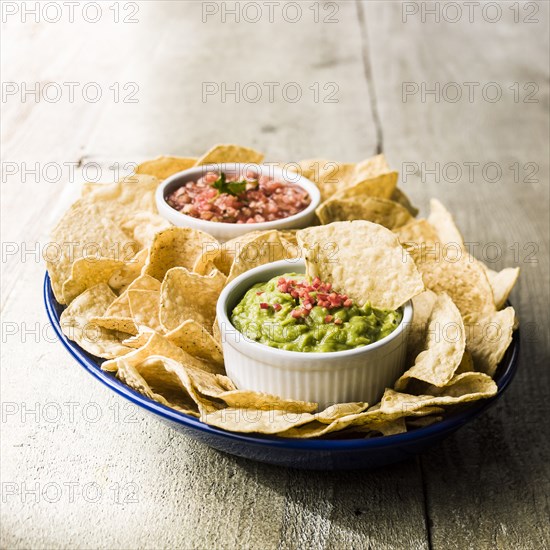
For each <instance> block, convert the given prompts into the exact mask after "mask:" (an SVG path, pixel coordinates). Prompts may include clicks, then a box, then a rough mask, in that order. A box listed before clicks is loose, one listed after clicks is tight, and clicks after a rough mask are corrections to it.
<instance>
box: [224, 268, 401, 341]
mask: <svg viewBox="0 0 550 550" xmlns="http://www.w3.org/2000/svg"><path fill="white" fill-rule="evenodd" d="M402 318H403V314H402V313H401V311H399V310H398V311H391V310H380V309H376V308H373V307H371V306H370V304H366V305H364V306H362V307H360V306H358V305H357V304H355V303H354V302H353V300H351V299H350V298H348V296H346V295H345V294H339V293H337V292H335V291H334V290H333V289H332V285H331V284H330V283H324V282H322V281H321V280H320V279H319V278H318V277H316V278H315V279H313V281H311V282H309V281H308V280H307V278H306V276H305V275H302V274H297V273H288V274H284V275H279V276H276V277H273V278H272V279H271V280H269V281H268V282H266V283H257V284H255V285H254V286H253V287H252V288H250V289H249V290H248V291H247V292H246V294H245V295H244V296H243V298H242V299H241V301H240V302H239V303H238V304H237V306H236V307H235V308H234V309H233V313H232V315H231V322H232V323H233V325H234V326H235V328H237V329H238V330H239V331H240V332H242V333H243V334H244V335H245V336H246V337H247V338H249V339H251V340H255V341H256V342H259V343H261V344H265V345H267V346H270V347H274V348H279V349H283V350H287V351H303V352H332V351H344V350H349V349H354V348H359V347H362V346H366V345H368V344H372V343H373V342H376V341H378V340H381V339H382V338H385V337H386V336H388V335H389V334H391V333H392V332H393V331H394V330H395V329H396V328H397V326H398V325H399V323H400V322H401V319H402Z"/></svg>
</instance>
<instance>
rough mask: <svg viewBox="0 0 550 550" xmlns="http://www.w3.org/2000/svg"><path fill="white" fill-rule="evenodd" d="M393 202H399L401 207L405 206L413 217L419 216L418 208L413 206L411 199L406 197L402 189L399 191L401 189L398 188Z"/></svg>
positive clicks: (394, 193) (395, 190)
mask: <svg viewBox="0 0 550 550" xmlns="http://www.w3.org/2000/svg"><path fill="white" fill-rule="evenodd" d="M390 199H391V200H392V201H395V202H398V203H399V204H400V205H401V206H404V207H405V208H406V209H407V210H408V211H409V213H410V214H411V216H412V217H413V218H415V217H416V216H418V208H416V207H415V206H413V205H412V203H411V201H410V199H409V197H407V195H405V193H404V192H403V190H402V189H399V187H396V188H395V189H394V191H393V193H392V195H391V197H390Z"/></svg>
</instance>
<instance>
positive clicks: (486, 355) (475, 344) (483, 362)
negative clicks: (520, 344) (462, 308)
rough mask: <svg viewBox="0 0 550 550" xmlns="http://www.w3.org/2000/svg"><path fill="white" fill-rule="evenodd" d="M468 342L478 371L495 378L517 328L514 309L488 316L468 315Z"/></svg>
mask: <svg viewBox="0 0 550 550" xmlns="http://www.w3.org/2000/svg"><path fill="white" fill-rule="evenodd" d="M464 323H465V326H466V342H467V345H468V349H469V350H470V352H471V353H472V357H473V359H474V365H475V367H476V370H479V371H481V372H484V373H485V374H488V375H489V376H493V375H494V374H495V372H496V370H497V366H498V364H499V363H500V361H501V360H502V358H503V357H504V353H505V352H506V350H507V349H508V346H509V345H510V344H511V342H512V333H513V331H514V327H515V312H514V308H513V307H507V308H506V309H503V310H501V311H495V312H492V313H489V314H487V315H475V314H474V315H468V316H466V317H465V319H464Z"/></svg>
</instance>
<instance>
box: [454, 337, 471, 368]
mask: <svg viewBox="0 0 550 550" xmlns="http://www.w3.org/2000/svg"><path fill="white" fill-rule="evenodd" d="M464 330H466V327H464ZM473 371H475V367H474V358H473V357H472V354H471V353H470V350H469V349H468V348H465V349H464V355H463V356H462V359H461V360H460V365H458V368H457V369H456V370H455V374H463V373H465V372H473Z"/></svg>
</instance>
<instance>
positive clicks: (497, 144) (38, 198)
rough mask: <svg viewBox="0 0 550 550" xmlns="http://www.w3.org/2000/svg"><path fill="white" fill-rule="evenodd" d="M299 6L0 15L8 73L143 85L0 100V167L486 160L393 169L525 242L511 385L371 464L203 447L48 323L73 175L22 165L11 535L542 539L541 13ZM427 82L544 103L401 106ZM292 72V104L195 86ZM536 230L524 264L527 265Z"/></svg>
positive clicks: (10, 291) (162, 6)
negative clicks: (243, 150)
mask: <svg viewBox="0 0 550 550" xmlns="http://www.w3.org/2000/svg"><path fill="white" fill-rule="evenodd" d="M302 4H303V5H304V8H303V16H302V18H301V19H300V20H299V21H298V22H296V23H290V22H288V21H285V20H284V19H283V18H281V17H280V16H278V17H276V18H275V21H274V22H273V23H269V21H267V20H265V19H264V20H262V21H261V22H260V23H257V24H253V23H247V22H246V21H241V22H240V23H235V22H234V21H233V19H232V18H231V17H229V18H228V19H229V22H227V23H221V22H220V20H219V17H218V18H215V17H214V18H211V19H210V20H209V21H208V22H207V23H203V20H202V15H203V13H202V9H203V4H202V3H200V2H139V3H138V6H139V13H138V14H137V18H138V19H139V23H137V24H126V25H124V24H118V25H116V24H114V23H113V22H112V13H111V12H107V11H106V12H105V15H104V17H103V18H102V20H101V21H100V23H97V24H86V23H83V22H82V21H79V19H78V18H77V22H75V23H74V24H68V23H66V21H62V22H60V23H57V24H47V23H40V24H35V23H32V21H31V22H30V23H29V22H28V23H25V24H22V23H21V22H18V21H17V20H16V19H15V18H11V19H10V20H8V23H7V24H6V25H4V26H3V28H2V34H1V41H2V43H1V46H2V48H1V56H2V57H1V63H2V78H3V80H4V81H15V82H23V81H25V82H48V81H55V82H66V81H77V82H81V83H85V82H89V81H96V82H99V83H100V84H101V86H102V89H103V90H104V91H106V92H105V93H106V94H109V93H110V92H109V91H108V87H109V86H110V85H112V84H113V82H119V83H121V84H124V83H125V82H136V83H137V85H138V86H139V93H138V96H137V97H138V99H139V102H138V103H135V104H134V103H122V102H119V103H114V102H113V101H111V100H109V99H108V98H105V99H104V100H102V101H100V102H98V103H96V104H91V103H86V102H82V101H80V102H75V103H70V102H67V101H61V102H59V103H48V102H44V101H40V102H38V103H35V102H33V101H27V102H21V101H14V100H13V99H9V100H8V101H5V102H2V104H1V109H2V113H1V114H2V162H3V163H6V162H13V163H16V164H18V165H19V166H21V163H23V162H26V163H28V164H34V163H35V162H39V163H41V165H43V164H44V163H48V162H56V163H59V164H62V163H64V162H71V163H72V162H75V163H81V164H86V163H89V162H97V163H98V164H99V165H100V166H101V168H102V175H103V176H104V177H103V181H111V180H112V178H113V172H112V170H109V166H112V165H113V162H119V163H121V164H123V163H125V162H128V161H133V162H137V161H140V160H142V159H144V158H147V157H153V156H156V155H157V154H162V153H171V154H188V155H192V154H194V155H198V154H200V153H201V152H202V151H203V150H205V149H206V148H208V147H209V146H210V145H211V144H212V143H215V142H223V141H236V142H242V143H243V144H247V145H250V146H254V147H257V148H258V149H260V150H264V151H266V153H267V157H268V159H270V160H292V159H300V158H307V157H323V156H325V157H328V158H334V159H341V160H347V161H353V160H358V159H361V158H364V157H366V156H369V155H370V154H372V153H374V152H375V151H377V150H379V149H381V148H383V149H384V151H385V152H386V154H387V156H388V158H389V160H390V162H391V163H392V165H393V166H395V167H396V168H401V167H402V165H403V164H404V163H417V164H419V165H420V164H421V163H422V162H426V163H427V164H428V166H429V165H430V163H431V164H433V163H434V162H440V163H448V162H457V163H463V162H464V161H467V162H469V161H475V162H479V163H481V164H482V165H483V164H484V163H487V162H497V163H499V164H501V165H502V166H503V167H504V168H503V177H502V178H501V180H500V181H499V182H495V183H490V182H486V181H484V180H483V178H478V177H476V178H475V180H474V182H473V183H470V181H469V179H468V178H467V177H466V176H464V175H463V177H462V178H461V179H460V180H459V181H457V182H448V181H443V180H441V181H440V182H439V183H437V182H434V181H433V178H431V179H430V177H428V176H426V177H425V180H426V181H424V182H423V181H422V170H419V171H418V173H415V174H410V175H408V176H407V180H406V181H404V182H403V187H404V188H405V189H406V190H407V192H408V193H409V194H410V195H411V196H412V197H413V199H414V201H415V202H417V203H418V204H419V205H420V206H421V207H423V213H425V212H426V206H427V203H428V200H429V197H431V196H437V197H439V198H440V199H441V200H442V201H443V202H444V204H447V205H448V206H449V207H450V209H451V210H452V211H453V212H456V218H457V222H458V224H459V226H460V227H461V228H462V229H463V231H464V233H465V235H466V237H467V239H468V240H470V241H479V242H480V243H481V244H480V245H479V246H480V247H481V248H483V244H487V243H490V242H496V243H497V244H498V245H499V246H500V247H501V248H502V250H505V251H506V252H505V253H503V256H502V257H501V258H500V259H498V261H496V262H494V264H493V265H492V267H493V268H500V267H504V266H510V265H515V263H516V262H514V258H513V254H514V252H513V249H512V250H510V248H509V247H510V246H514V243H515V242H517V243H518V246H519V249H518V250H519V252H520V255H521V260H522V263H521V267H522V275H521V282H520V286H519V287H518V289H516V290H515V291H514V293H513V295H512V301H513V303H514V306H516V308H517V310H518V312H519V315H520V318H521V321H522V363H521V365H520V370H519V374H518V377H517V380H516V381H515V382H514V384H513V386H512V387H511V389H510V390H509V392H508V393H507V395H506V397H505V398H504V399H503V400H502V402H501V403H500V404H499V405H497V406H496V407H495V408H494V409H492V410H491V412H490V413H488V414H486V415H485V416H483V417H482V418H481V419H479V420H478V421H477V422H475V423H473V424H472V425H471V426H469V427H467V428H465V429H463V430H461V431H460V432H458V433H457V434H456V435H455V436H453V437H451V438H450V439H449V440H448V442H446V443H444V444H443V445H441V446H439V447H438V448H436V449H434V450H433V451H431V452H429V453H427V454H426V455H424V456H423V457H422V458H419V459H416V460H411V461H409V462H405V463H402V464H397V465H394V466H389V467H387V468H383V469H380V470H377V471H374V472H355V473H311V472H302V471H295V470H285V469H281V468H275V467H270V466H267V465H263V464H256V463H252V462H249V461H246V460H243V459H236V458H233V457H230V456H227V455H224V454H221V453H219V452H216V451H214V450H212V449H209V448H206V447H204V446H202V445H200V444H198V443H196V442H195V441H193V440H191V439H189V438H186V437H183V436H181V435H179V434H176V433H175V432H173V431H172V430H171V429H170V428H168V427H166V426H165V425H164V424H161V423H159V422H158V421H157V420H156V419H155V418H153V417H151V416H149V415H146V414H144V413H142V412H141V411H140V410H138V409H137V408H135V407H134V406H132V405H130V404H128V403H126V402H125V401H123V400H122V399H120V398H118V397H117V396H116V395H114V394H113V393H112V392H109V391H107V390H106V389H104V388H103V387H102V386H101V385H99V384H98V383H97V382H96V381H94V380H93V379H92V378H91V377H89V376H88V375H87V374H85V373H84V372H83V371H82V370H81V369H79V368H77V366H76V365H75V363H74V362H73V361H72V359H71V358H70V357H69V356H68V355H67V354H66V352H65V351H64V350H63V349H62V348H61V346H60V345H59V343H58V342H56V341H55V338H54V337H53V332H52V331H51V329H50V328H49V325H48V323H47V320H46V318H45V314H44V313H43V311H42V305H41V281H42V276H43V271H44V266H43V264H42V262H41V261H40V258H39V257H38V258H37V257H36V255H35V254H33V252H32V251H33V250H34V246H35V243H39V246H40V245H43V244H44V243H45V242H47V235H48V230H49V228H50V227H51V225H52V224H53V223H54V221H55V220H56V219H57V218H58V217H59V215H60V213H61V212H62V211H63V210H64V209H65V208H66V207H67V206H68V204H69V203H70V202H71V201H72V200H73V199H74V198H75V197H76V196H77V194H78V188H79V184H80V182H81V181H82V180H83V178H84V175H83V173H82V171H81V170H78V169H77V170H76V171H75V178H73V180H72V181H69V178H68V177H66V172H65V173H64V176H63V177H61V178H59V179H58V180H55V181H53V182H48V181H45V179H44V178H43V177H40V178H39V179H38V181H34V178H33V177H27V178H23V176H22V175H21V173H17V174H14V175H12V176H9V177H8V178H6V181H4V179H3V180H2V187H1V191H2V206H1V208H2V221H1V223H2V238H3V241H5V242H9V243H14V244H15V245H16V247H17V252H16V253H13V254H12V253H10V254H7V255H5V257H4V258H3V263H2V271H3V273H2V316H3V318H2V323H3V324H2V327H3V346H2V376H1V384H0V397H1V400H2V403H3V417H2V448H1V457H0V458H1V466H0V468H1V477H2V483H3V485H2V489H3V494H2V496H3V498H2V501H1V502H0V507H1V519H2V521H1V546H2V547H6V548H161V547H162V548H168V547H179V548H193V549H194V548H197V549H202V548H227V549H232V548H250V549H258V550H260V549H270V548H273V549H279V548H280V549H285V550H286V549H294V548H296V549H301V548H327V549H328V548H331V549H332V548H334V549H348V548H357V549H362V548H377V549H378V548H382V549H386V548H387V549H393V548H415V549H416V548H418V549H424V548H492V547H498V548H541V547H544V545H545V544H546V545H548V541H549V537H550V535H549V531H548V526H547V522H545V519H547V517H548V502H547V495H548V493H549V478H550V476H549V472H548V465H547V462H548V461H547V456H548V450H549V448H548V440H549V438H548V435H550V434H548V422H545V419H546V418H547V417H548V413H549V410H548V405H547V400H546V399H545V391H546V388H548V370H547V369H545V367H546V366H547V364H548V359H549V353H548V350H549V348H548V288H549V284H550V282H549V275H548V274H549V270H548V200H549V199H548V190H549V188H548V157H547V151H548V54H547V50H548V48H547V42H548V14H547V11H548V10H547V9H546V8H545V7H544V6H542V5H541V12H540V14H539V19H540V20H541V23H540V24H539V25H538V26H530V25H522V24H515V23H513V21H511V20H510V15H508V19H506V18H504V17H503V19H502V21H500V22H499V23H498V24H494V25H491V24H485V23H483V22H481V24H480V25H476V24H468V25H458V24H457V25H449V24H446V25H434V24H420V23H418V21H416V22H415V20H414V18H413V19H411V20H410V21H409V23H407V24H403V23H402V13H401V7H400V4H399V3H388V2H386V3H382V2H368V3H363V2H361V3H359V2H340V3H338V4H337V5H338V12H337V14H336V16H335V17H336V19H337V20H338V22H337V23H322V22H320V23H315V22H314V20H313V11H311V10H308V9H307V8H308V7H309V4H312V3H309V4H308V3H307V2H304V3H302ZM329 4H330V3H329ZM323 5H325V4H323ZM320 13H321V21H322V19H323V15H328V14H329V12H328V11H321V12H320ZM505 13H507V12H505ZM109 14H110V15H111V19H109V18H108V15H109ZM435 80H437V81H440V82H442V83H443V82H447V81H451V80H453V81H470V80H478V81H480V82H488V81H498V82H500V83H501V84H502V86H503V88H506V86H508V85H510V83H513V82H516V81H517V82H522V83H523V82H528V81H535V82H537V83H538V85H539V91H538V95H537V98H538V99H539V103H538V104H535V103H533V104H523V103H522V104H515V103H514V102H513V101H511V102H510V100H509V99H508V101H501V102H497V103H488V102H483V101H481V102H474V103H472V104H469V103H456V104H451V103H445V102H440V103H438V104H434V103H433V102H432V103H430V102H426V103H422V102H420V101H414V98H411V99H410V100H409V101H407V102H405V103H404V102H403V101H402V83H403V81H412V82H420V81H427V82H433V81H435ZM292 81H294V82H298V83H299V84H300V86H301V88H302V90H303V93H304V98H303V99H302V100H300V101H299V102H296V103H290V102H288V101H285V100H284V99H281V97H280V96H278V97H277V98H276V99H275V101H273V102H269V101H259V102H257V103H249V102H246V101H243V100H241V101H240V102H239V103H236V102H233V101H232V99H231V97H228V99H227V101H226V102H225V103H223V102H222V101H221V100H220V96H215V97H212V98H209V99H208V100H207V101H203V97H202V94H201V90H202V85H203V83H204V82H216V83H218V84H219V83H221V82H227V83H228V85H234V83H235V82H240V83H241V85H242V84H244V83H247V82H258V83H260V84H261V83H263V82H279V83H281V84H284V83H286V82H292ZM315 82H318V83H320V84H321V93H323V84H325V83H327V82H334V83H336V84H337V85H338V88H339V92H338V95H337V97H338V102H337V103H326V102H323V101H322V100H321V101H317V102H316V101H314V100H313V98H312V95H311V94H312V91H311V90H309V89H308V87H309V86H311V85H312V84H314V83H315ZM325 92H326V91H325ZM514 162H520V163H521V164H522V166H523V165H524V164H525V163H527V162H534V163H536V164H537V165H538V166H539V172H538V174H537V175H536V178H537V179H538V182H529V181H523V180H524V179H525V176H526V174H525V172H524V171H522V172H521V178H520V179H521V183H516V182H515V181H514V177H513V172H512V171H511V170H509V169H507V168H506V166H507V165H509V164H512V163H514ZM3 166H4V165H3ZM406 166H408V167H409V166H410V164H408V165H406ZM3 176H4V174H3ZM29 197H32V200H30V201H29ZM531 242H533V243H535V244H537V245H538V251H537V252H536V254H535V259H536V260H537V263H525V259H526V256H527V254H528V253H529V251H530V250H529V249H527V250H524V249H523V247H524V246H525V245H526V244H528V243H531ZM23 246H26V247H27V249H28V250H30V251H31V252H30V253H24V249H23ZM71 487H72V489H71ZM98 488H99V493H98Z"/></svg>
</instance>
